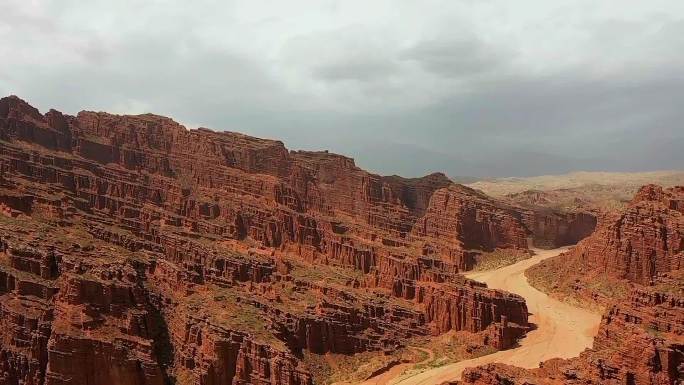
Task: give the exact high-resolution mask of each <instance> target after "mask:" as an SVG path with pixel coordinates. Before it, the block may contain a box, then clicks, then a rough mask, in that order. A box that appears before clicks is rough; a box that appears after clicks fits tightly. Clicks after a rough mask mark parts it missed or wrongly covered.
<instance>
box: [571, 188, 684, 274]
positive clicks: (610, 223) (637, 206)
mask: <svg viewBox="0 0 684 385" xmlns="http://www.w3.org/2000/svg"><path fill="white" fill-rule="evenodd" d="M683 207H684V188H683V187H673V188H671V189H667V190H663V189H662V188H661V187H658V186H654V185H649V186H645V187H643V188H642V189H641V190H640V191H639V192H638V193H637V195H636V197H635V198H634V200H633V201H632V203H630V205H629V206H628V207H627V209H626V210H625V211H624V212H622V213H620V214H613V215H609V216H608V217H607V218H605V219H604V220H603V221H602V223H601V226H599V228H598V229H597V230H596V233H595V234H593V235H592V236H591V237H590V238H588V239H586V240H585V241H583V242H582V243H581V244H580V245H579V246H578V247H576V248H575V249H574V250H573V254H574V255H576V256H577V259H579V260H580V261H581V262H582V263H583V264H586V265H587V266H589V268H590V269H593V270H596V271H599V272H602V273H606V274H608V275H609V276H611V277H615V278H619V279H627V280H629V281H631V282H634V283H638V284H642V285H649V284H652V283H654V282H655V281H656V280H657V278H658V277H659V276H662V275H665V274H667V273H669V272H672V271H676V270H680V269H682V267H684V266H683V265H682V264H683V263H684V216H683V215H682V213H684V209H683Z"/></svg>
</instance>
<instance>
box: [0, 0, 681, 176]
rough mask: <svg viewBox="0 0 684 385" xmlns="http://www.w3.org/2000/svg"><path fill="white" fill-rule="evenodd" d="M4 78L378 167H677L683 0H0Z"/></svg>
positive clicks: (30, 95)
mask: <svg viewBox="0 0 684 385" xmlns="http://www.w3.org/2000/svg"><path fill="white" fill-rule="evenodd" d="M0 10H1V11H0V42H1V43H0V94H2V95H6V94H16V95H19V96H20V97H22V98H24V99H25V100H27V101H28V102H29V103H31V104H33V105H34V106H36V107H38V108H39V109H40V110H41V111H42V112H45V111H47V110H48V109H49V108H56V109H58V110H61V111H64V112H66V113H70V114H75V113H77V112H78V111H80V110H83V109H88V110H97V111H110V112H117V113H127V114H131V113H144V112H153V113H157V114H161V115H167V116H170V117H173V118H174V119H175V120H177V121H179V122H181V123H183V124H185V125H186V126H188V127H192V128H196V127H200V126H204V127H209V128H212V129H216V130H230V131H239V132H244V133H247V134H251V135H256V136H261V137H268V138H275V139H281V140H283V141H284V142H285V144H286V146H287V147H288V148H290V149H329V150H331V151H335V152H339V153H343V154H345V155H349V156H352V157H354V158H356V160H357V164H358V165H360V166H362V167H364V168H368V169H371V170H373V171H377V172H380V173H383V174H400V175H405V176H417V175H422V174H425V173H428V172H431V171H444V172H446V173H447V174H449V175H451V176H460V175H477V176H524V175H538V174H547V173H562V172H566V171H570V170H579V169H582V170H613V171H638V170H656V169H682V168H684V1H681V0H672V1H665V0H648V1H644V0H602V1H597V0H587V1H583V0H567V1H563V0H552V1H550V0H539V1H533V0H516V1H510V0H501V1H497V0H461V1H456V0H446V1H426V0H415V1H401V0H392V1H375V0H363V1H353V0H344V1H322V0H315V1H314V0H311V1H292V0H288V1H282V0H276V1H257V0H245V1H215V2H213V1H150V0H145V1H142V0H141V1H121V0H117V1H70V0H55V1H35V0H34V1H29V0H0Z"/></svg>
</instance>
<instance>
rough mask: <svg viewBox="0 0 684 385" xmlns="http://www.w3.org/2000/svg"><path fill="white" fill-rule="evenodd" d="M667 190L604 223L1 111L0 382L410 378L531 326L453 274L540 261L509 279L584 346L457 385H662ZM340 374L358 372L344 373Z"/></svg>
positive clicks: (265, 155) (420, 181)
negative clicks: (501, 259) (591, 312)
mask: <svg viewBox="0 0 684 385" xmlns="http://www.w3.org/2000/svg"><path fill="white" fill-rule="evenodd" d="M682 195H684V190H682V188H681V187H679V188H671V189H662V188H660V187H657V186H647V187H644V188H643V189H641V190H639V192H638V193H637V194H636V198H635V199H634V201H633V202H632V203H630V204H629V205H627V207H626V208H624V209H622V210H621V211H617V212H609V213H604V212H598V211H596V210H583V209H580V208H573V209H572V210H564V209H560V208H558V207H555V206H553V205H537V204H529V203H525V204H522V203H520V202H516V201H515V200H511V199H499V198H492V197H490V196H488V195H486V194H485V193H483V192H481V191H479V190H475V189H473V188H470V187H466V186H463V185H460V184H456V183H454V182H452V181H451V180H449V178H448V177H447V176H446V175H444V174H440V173H434V174H430V175H427V176H425V177H421V178H402V177H399V176H380V175H376V174H372V173H369V172H367V171H364V170H362V169H361V168H359V167H357V166H356V165H355V163H354V160H353V159H351V158H348V157H345V156H342V155H337V154H333V153H329V152H327V151H321V152H312V151H291V150H288V149H287V148H286V147H285V146H284V144H283V143H282V142H280V141H276V140H268V139H260V138H255V137H250V136H247V135H243V134H239V133H233V132H215V131H212V130H209V129H205V128H200V129H196V130H188V129H186V128H185V127H183V126H182V125H180V124H178V123H176V122H174V121H173V120H172V119H170V118H167V117H162V116H157V115H152V114H143V115H113V114H108V113H104V112H89V111H82V112H80V113H78V114H77V115H76V116H70V115H65V114H62V113H61V112H59V111H56V110H50V111H48V112H47V113H45V114H42V113H40V112H39V111H38V110H37V109H35V108H33V107H32V106H31V105H29V104H28V103H27V102H25V101H23V100H22V99H20V98H18V97H16V96H9V97H6V98H2V99H0V314H1V315H2V317H0V323H1V324H2V327H0V385H19V384H30V385H37V384H48V385H81V384H83V385H85V384H124V385H128V384H135V385H139V384H140V385H142V384H202V385H219V384H234V385H244V384H259V385H266V384H270V385H280V384H283V385H309V384H318V383H329V382H333V381H339V382H347V383H356V382H362V381H363V380H367V379H369V378H373V377H374V375H377V374H381V373H385V372H386V371H387V370H392V368H395V367H397V365H403V364H406V363H413V362H415V363H418V362H422V361H423V359H421V358H419V357H417V356H416V355H419V354H421V352H423V353H424V350H421V349H425V348H416V347H415V346H414V345H416V344H417V343H418V342H419V341H422V342H421V343H423V344H428V345H429V344H434V343H436V341H439V340H440V339H441V338H444V336H456V337H457V338H456V337H455V338H454V339H453V340H452V341H458V342H453V343H451V345H453V346H451V347H450V348H451V349H452V350H457V351H458V354H453V355H452V356H450V357H449V359H450V360H451V361H450V362H447V361H445V362H444V364H445V366H442V367H443V368H447V369H441V368H440V369H441V370H444V371H449V370H450V369H448V368H449V365H454V364H455V363H454V362H455V361H459V360H465V359H478V358H476V357H477V356H482V355H484V354H487V353H494V352H496V351H498V353H494V354H492V356H494V355H496V354H504V355H505V354H513V353H511V352H515V351H516V347H517V346H518V344H521V345H522V346H524V344H525V341H530V340H533V339H534V338H535V333H536V334H540V331H543V330H544V329H543V328H542V327H541V325H538V329H537V330H534V326H535V325H534V324H535V323H539V320H537V319H535V315H534V314H538V313H539V312H536V311H534V310H533V309H531V305H530V304H531V303H532V302H531V301H530V300H529V298H526V297H525V296H521V295H517V294H514V293H510V292H507V291H505V290H509V291H510V290H511V289H510V287H508V286H506V285H503V284H496V283H495V282H494V281H487V280H486V279H485V281H486V282H487V283H488V284H489V286H488V284H485V283H481V282H478V278H482V277H483V275H482V274H484V273H481V272H477V273H474V272H472V271H473V270H477V269H478V266H479V265H480V264H481V263H482V261H484V260H491V259H492V258H496V257H497V256H500V255H506V256H510V257H511V258H513V259H515V260H520V261H521V262H518V264H516V265H512V266H514V267H513V268H515V266H517V267H520V266H524V267H525V268H527V267H530V266H532V264H535V263H537V262H539V264H538V265H536V266H534V267H532V268H531V269H530V270H528V271H527V273H526V274H527V275H528V277H529V280H530V283H531V284H532V285H533V286H534V287H536V288H538V289H540V290H542V291H545V292H549V293H551V295H552V296H554V297H556V298H560V299H563V300H565V299H568V298H570V297H572V298H575V297H577V298H579V299H583V300H586V301H588V302H591V304H593V305H594V306H598V307H602V308H604V309H605V313H604V315H603V319H602V321H601V324H600V327H599V329H598V334H597V336H596V337H595V338H594V339H593V347H592V348H591V349H590V350H586V351H584V352H581V350H582V349H583V348H584V347H588V344H589V342H587V341H589V340H590V339H589V340H587V341H584V342H582V343H581V344H580V345H581V348H580V347H573V348H572V349H570V350H572V354H570V355H567V356H562V358H561V359H557V360H551V361H547V362H549V363H546V362H545V363H544V364H543V365H542V366H541V367H540V368H538V369H531V371H528V370H530V369H523V368H514V367H510V366H501V365H500V364H497V365H493V366H485V367H481V368H473V369H468V370H465V371H464V372H463V376H462V381H463V382H464V383H472V384H496V383H502V384H504V383H506V384H508V383H516V382H515V381H518V378H539V379H541V378H545V377H547V376H557V377H558V376H561V374H556V373H563V374H562V375H563V376H566V377H567V376H568V374H567V373H570V372H572V373H574V374H572V375H574V376H575V377H574V378H583V379H584V378H588V379H589V380H587V381H598V380H596V379H605V378H608V379H611V380H612V379H615V381H618V380H620V381H623V382H621V383H624V384H626V385H630V384H632V383H635V384H642V383H643V384H654V385H656V384H657V385H660V384H669V383H674V382H673V381H676V380H677V378H679V377H678V376H679V374H678V373H681V370H680V369H681V368H680V366H681V362H682V349H681V346H682V344H681V341H680V337H681V331H682V329H684V328H683V327H682V320H683V319H684V318H683V317H682V315H683V313H682V303H684V301H683V300H682V299H681V294H682V293H681V287H682V286H681V285H680V283H681V274H680V272H681V268H682V266H681V261H682V256H683V253H684V251H683V249H684V241H683V239H684V237H682V233H683V229H684V227H683V226H682V222H681V218H682V217H681V215H682V213H683V208H684V204H682ZM578 242H579V244H578V245H577V246H576V247H574V248H572V249H571V250H570V251H568V252H567V253H564V254H562V255H559V256H557V257H551V254H550V252H548V251H540V250H538V249H537V252H536V255H533V254H534V252H533V248H535V247H542V248H558V247H562V246H569V245H574V244H576V243H578ZM546 258H548V259H546ZM510 268H512V267H511V266H509V267H504V268H502V269H500V270H501V271H503V272H502V273H501V274H503V273H505V270H504V269H510ZM573 269H574V270H573ZM497 271H498V270H497ZM523 272H524V269H523V270H518V271H517V273H516V274H517V276H518V278H519V279H522V274H523ZM554 272H563V274H564V275H563V276H562V277H557V276H553V274H554ZM464 274H466V275H464ZM604 277H606V278H605V280H604V279H603V278H604ZM608 280H610V281H608ZM613 281H614V282H613ZM596 282H599V283H605V285H604V286H606V287H609V288H613V289H615V288H622V287H627V288H628V290H627V289H625V292H624V293H622V294H624V295H622V296H620V295H617V294H621V293H617V294H616V293H608V292H606V291H605V290H604V291H600V290H596V288H595V287H594V286H592V285H593V284H594V283H596ZM613 283H614V284H613ZM568 290H571V291H572V296H571V295H569V294H568V295H565V296H564V293H566V292H567V291H568ZM566 294H567V293H566ZM554 301H555V300H554ZM530 310H532V311H531V312H532V314H533V315H532V316H530V314H529V313H530ZM573 314H579V313H573ZM581 314H586V313H581ZM587 317H588V318H591V316H587ZM595 321H596V322H598V318H596V319H595ZM593 322H594V321H587V322H586V323H593ZM583 323H584V322H583ZM645 325H648V326H649V327H650V328H651V329H648V328H647V329H644V328H643V326H645ZM587 329H590V327H587ZM642 329H644V330H643V333H642ZM582 332H584V329H583V331H582ZM526 335H527V337H525V336H526ZM625 341H629V342H627V344H628V345H625V344H626V342H625ZM634 347H638V348H637V351H640V352H641V351H646V352H649V354H650V355H649V358H648V359H647V361H643V360H642V359H641V358H640V357H636V356H635V355H634V354H633V350H634ZM517 349H519V348H517ZM609 352H610V353H609ZM580 353H581V354H580ZM576 354H580V357H579V358H572V357H573V356H574V355H576ZM485 357H489V356H485ZM653 357H657V365H656V364H654V363H653V362H655V361H654V360H655V358H653ZM546 358H552V357H548V356H540V357H537V358H535V361H539V360H543V359H546ZM355 359H358V360H363V361H366V364H370V363H374V364H376V365H375V366H373V367H369V368H368V373H356V374H354V375H352V374H350V373H347V372H349V370H347V369H348V368H349V367H358V366H360V365H357V364H356V362H358V361H354V360H355ZM488 362H492V361H488ZM597 362H600V364H597ZM483 363H484V361H483ZM509 363H516V362H509ZM535 364H538V362H536V363H535ZM345 365H347V366H345ZM456 365H457V364H456ZM649 365H650V366H649ZM523 366H525V367H528V368H531V367H534V366H538V365H532V364H530V365H523ZM633 368H638V371H633ZM599 370H600V371H602V372H600V373H599V374H597V371H599ZM587 373H588V374H587ZM571 377H572V376H571ZM452 378H453V376H451V375H449V376H448V377H445V378H444V379H445V380H447V379H448V380H451V379H452ZM558 378H560V377H558ZM646 378H648V379H649V380H648V381H651V382H645V381H647V380H645V379H646ZM653 379H655V380H653ZM571 380H572V379H571ZM497 381H498V382H497ZM505 381H514V382H505ZM521 381H523V380H521ZM524 381H526V380H524ZM559 381H561V380H559ZM572 381H574V380H572ZM624 381H626V382H624ZM630 381H632V382H630ZM634 381H636V382H634ZM668 381H669V382H668ZM520 383H523V382H520ZM542 383H543V382H542ZM549 383H554V384H555V383H563V382H549ZM576 383H580V382H576ZM584 383H601V382H584ZM615 383H618V382H615Z"/></svg>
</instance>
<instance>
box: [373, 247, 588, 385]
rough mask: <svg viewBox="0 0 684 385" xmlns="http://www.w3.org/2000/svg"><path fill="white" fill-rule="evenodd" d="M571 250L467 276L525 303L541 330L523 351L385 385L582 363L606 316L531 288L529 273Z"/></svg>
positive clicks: (522, 346)
mask: <svg viewBox="0 0 684 385" xmlns="http://www.w3.org/2000/svg"><path fill="white" fill-rule="evenodd" d="M565 250H567V249H565V248H563V249H555V250H539V249H535V250H534V251H535V252H536V255H535V256H533V257H532V258H530V259H526V260H524V261H520V262H518V263H515V264H513V265H510V266H506V267H503V268H500V269H496V270H489V271H483V272H477V273H471V274H467V275H466V276H467V277H468V278H472V279H475V280H477V281H481V282H485V283H486V284H487V285H488V286H489V287H490V288H493V289H501V290H506V291H509V292H512V293H516V294H519V295H521V296H522V297H523V298H525V301H526V302H527V307H528V311H529V312H530V313H531V315H530V322H531V323H534V324H536V325H537V328H536V329H535V330H533V331H531V332H529V333H527V336H526V337H525V338H523V339H522V340H520V346H519V347H517V348H515V349H510V350H503V351H499V352H496V353H494V354H490V355H487V356H483V357H478V358H475V359H472V360H466V361H461V362H457V363H454V364H450V365H445V366H442V367H439V368H435V369H430V370H428V371H425V372H422V373H419V374H416V375H414V376H411V377H408V378H401V377H396V378H394V379H392V380H389V381H387V378H384V379H383V380H385V381H383V383H386V384H401V385H418V384H421V385H433V384H441V383H442V382H445V381H451V380H457V379H460V378H461V373H462V372H463V370H464V369H466V368H471V367H475V366H479V365H484V364H489V363H494V362H497V363H504V364H509V365H515V366H520V367H523V368H536V367H539V363H540V362H541V361H545V360H548V359H551V358H556V357H560V358H571V357H576V356H578V355H579V354H580V353H581V352H582V351H583V350H584V349H586V348H589V347H591V346H592V342H593V338H594V336H595V335H596V333H597V331H598V326H599V323H600V321H601V316H600V315H599V314H595V313H593V312H590V311H588V310H585V309H581V308H578V307H574V306H571V305H568V304H565V303H563V302H560V301H558V300H555V299H553V298H551V297H549V296H548V295H546V294H544V293H542V292H540V291H539V290H537V289H535V288H533V287H532V286H530V284H529V283H527V278H526V277H525V270H527V269H528V268H530V267H531V266H533V265H536V264H537V263H539V262H541V261H543V260H544V259H547V258H551V257H553V256H556V255H558V254H560V253H562V252H564V251H565Z"/></svg>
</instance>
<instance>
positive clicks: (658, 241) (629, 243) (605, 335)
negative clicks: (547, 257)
mask: <svg viewBox="0 0 684 385" xmlns="http://www.w3.org/2000/svg"><path fill="white" fill-rule="evenodd" d="M683 202H684V188H683V187H673V188H669V189H663V188H661V187H659V186H654V185H648V186H644V187H643V188H641V189H640V190H639V192H638V193H637V194H636V196H635V198H634V199H633V200H632V202H631V203H630V204H629V205H627V207H626V208H625V210H624V211H623V212H621V213H613V214H609V215H607V216H605V217H604V218H602V220H601V221H600V224H599V226H598V228H597V230H596V232H595V233H594V234H592V235H591V236H590V237H588V238H587V239H585V240H584V241H582V242H581V243H580V244H579V245H578V246H577V247H575V248H574V249H573V250H571V251H570V252H568V253H566V254H565V255H562V256H560V257H557V258H556V259H555V260H551V263H550V264H547V265H545V264H540V265H539V266H537V267H535V268H533V269H532V270H530V271H528V273H529V275H530V278H531V280H532V281H533V282H544V280H543V279H540V278H549V279H547V281H551V282H554V284H553V285H554V286H551V287H546V288H547V289H550V290H551V291H552V292H553V293H555V294H564V292H563V291H562V289H563V288H566V287H567V289H569V290H570V291H572V292H574V294H576V295H577V297H579V298H580V299H582V298H585V299H591V300H594V301H595V302H598V303H601V304H603V305H605V306H606V311H605V313H604V316H603V319H602V322H601V326H600V328H599V331H598V334H597V335H596V337H595V338H594V344H593V348H592V349H589V350H586V351H585V352H584V353H582V354H581V355H580V357H578V358H575V359H570V360H550V361H547V362H544V363H542V365H541V367H540V368H539V369H533V370H525V369H520V368H514V367H510V366H505V365H488V366H484V367H480V368H475V369H471V370H467V371H466V372H465V373H464V374H463V381H462V383H464V384H478V385H493V384H507V385H510V384H532V383H534V384H539V385H556V384H597V385H598V384H609V385H611V384H613V385H618V384H619V385H675V384H680V383H684V297H682V293H684V285H683V284H682V282H684V281H682V277H683V271H682V263H684V241H683V239H684V238H683V235H684V226H683V224H684V222H683V220H684V216H683V215H682V214H683V213H684V210H682V208H683V207H684V203H683ZM545 275H549V276H550V277H544V276H545ZM621 290H624V291H625V292H622V291H621ZM607 294H609V295H607Z"/></svg>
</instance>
